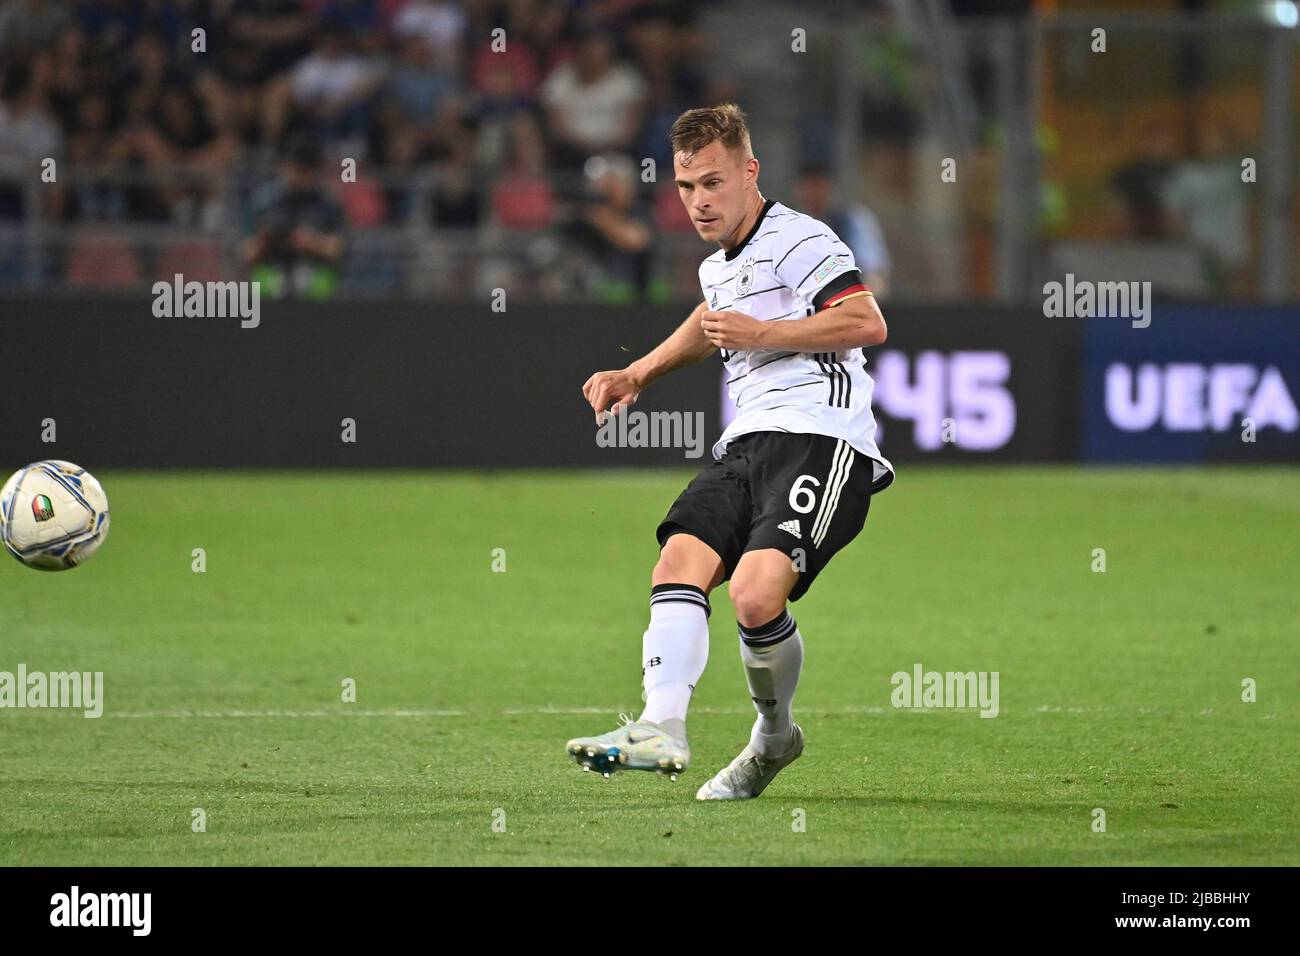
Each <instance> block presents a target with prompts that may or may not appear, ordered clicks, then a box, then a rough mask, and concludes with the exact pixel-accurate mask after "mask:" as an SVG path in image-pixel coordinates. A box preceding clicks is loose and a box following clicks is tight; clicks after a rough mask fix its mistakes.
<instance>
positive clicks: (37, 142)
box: [0, 61, 63, 219]
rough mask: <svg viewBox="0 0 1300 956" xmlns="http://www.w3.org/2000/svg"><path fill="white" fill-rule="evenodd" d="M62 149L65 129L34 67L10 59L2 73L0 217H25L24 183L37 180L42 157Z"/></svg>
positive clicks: (59, 153) (55, 154)
mask: <svg viewBox="0 0 1300 956" xmlns="http://www.w3.org/2000/svg"><path fill="white" fill-rule="evenodd" d="M62 153H63V132H62V130H60V129H59V124H58V123H57V122H56V120H55V118H54V114H53V112H52V111H51V110H50V108H49V106H48V105H47V104H46V102H45V96H44V94H43V93H42V91H41V89H40V87H39V86H38V85H37V84H36V83H35V82H34V78H33V75H32V70H31V68H30V67H29V66H28V65H27V64H25V63H21V62H16V61H15V62H10V63H9V64H7V65H6V66H5V67H4V72H3V74H0V176H2V177H3V179H0V219H21V218H22V217H23V211H24V210H23V200H24V197H23V192H24V188H23V185H22V184H23V183H28V182H34V181H36V177H38V176H39V175H40V172H41V161H42V160H44V159H47V158H48V159H54V160H56V161H57V160H58V159H59V158H60V157H61V156H62Z"/></svg>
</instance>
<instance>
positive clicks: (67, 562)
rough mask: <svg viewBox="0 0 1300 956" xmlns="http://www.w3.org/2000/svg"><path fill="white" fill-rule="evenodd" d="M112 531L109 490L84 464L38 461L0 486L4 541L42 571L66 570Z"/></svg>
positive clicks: (1, 537) (0, 530) (0, 537)
mask: <svg viewBox="0 0 1300 956" xmlns="http://www.w3.org/2000/svg"><path fill="white" fill-rule="evenodd" d="M107 536H108V496H107V495H105V494H104V489H103V488H102V487H100V484H99V482H98V481H96V480H95V477H94V476H93V475H92V474H91V473H90V472H88V471H86V469H84V468H79V467H77V466H76V465H74V464H72V463H71V462H67V461H38V462H36V463H35V464H32V465H28V466H27V467H26V468H22V469H20V470H19V471H17V472H15V473H14V475H13V477H12V478H10V479H9V480H8V481H6V482H5V485H4V488H3V489H0V542H3V543H4V546H5V550H7V551H8V552H9V553H10V554H12V555H13V556H14V557H15V558H17V559H18V560H19V561H21V562H22V563H23V564H25V565H27V566H28V567H29V568H35V569H36V570H38V571H66V570H67V569H68V568H75V567H76V566H77V565H79V564H81V563H82V562H84V561H86V560H87V559H88V558H89V557H90V556H91V555H92V554H94V553H95V552H96V551H98V550H99V546H100V545H101V544H103V543H104V538H105V537H107Z"/></svg>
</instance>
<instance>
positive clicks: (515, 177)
mask: <svg viewBox="0 0 1300 956" xmlns="http://www.w3.org/2000/svg"><path fill="white" fill-rule="evenodd" d="M554 211H555V195H554V193H552V191H551V184H550V183H549V182H547V181H546V180H545V179H544V178H543V177H541V176H529V175H524V174H511V175H507V176H505V177H504V178H502V179H501V180H500V181H499V182H497V183H496V184H495V185H494V186H493V187H492V216H493V218H494V219H495V220H496V222H497V224H498V225H501V226H504V227H505V228H507V229H545V228H546V227H547V226H549V225H550V224H551V217H552V215H553V214H554Z"/></svg>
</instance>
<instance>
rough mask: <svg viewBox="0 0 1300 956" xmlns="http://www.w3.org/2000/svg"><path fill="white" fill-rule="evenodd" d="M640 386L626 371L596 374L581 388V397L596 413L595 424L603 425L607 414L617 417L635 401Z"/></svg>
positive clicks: (639, 392) (639, 391)
mask: <svg viewBox="0 0 1300 956" xmlns="http://www.w3.org/2000/svg"><path fill="white" fill-rule="evenodd" d="M640 394H641V386H640V385H639V384H638V383H637V381H636V379H634V378H633V377H632V374H631V373H630V372H629V371H628V370H627V369H618V370H617V371H612V372H597V373H596V374H595V375H593V376H592V377H591V378H589V379H587V384H586V385H584V386H582V395H583V397H584V398H585V399H586V400H587V401H588V402H590V403H591V407H592V410H593V411H595V413H596V424H597V425H603V424H605V416H606V415H607V414H611V413H612V414H614V415H617V414H618V413H619V412H620V411H622V410H623V409H625V408H627V406H629V405H631V404H632V403H633V402H635V401H636V398H637V396H638V395H640Z"/></svg>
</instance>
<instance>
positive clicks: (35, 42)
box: [0, 0, 72, 56]
mask: <svg viewBox="0 0 1300 956" xmlns="http://www.w3.org/2000/svg"><path fill="white" fill-rule="evenodd" d="M71 22H72V16H71V15H70V13H69V12H68V5H67V4H65V3H57V2H54V0H9V2H8V3H6V4H4V6H0V55H4V56H8V55H10V54H12V53H14V52H15V51H17V50H22V49H28V50H42V49H46V48H48V47H50V46H52V45H53V43H54V41H55V39H56V38H57V37H58V36H59V34H60V33H62V32H63V30H64V28H65V27H67V26H68V24H69V23H71Z"/></svg>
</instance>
